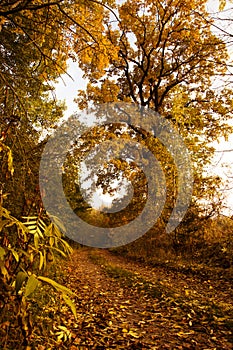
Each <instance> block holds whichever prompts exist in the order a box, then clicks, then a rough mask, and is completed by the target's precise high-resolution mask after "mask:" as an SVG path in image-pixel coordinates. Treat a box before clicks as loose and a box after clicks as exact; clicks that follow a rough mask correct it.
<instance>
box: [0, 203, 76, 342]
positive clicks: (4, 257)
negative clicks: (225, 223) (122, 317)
mask: <svg viewBox="0 0 233 350" xmlns="http://www.w3.org/2000/svg"><path fill="white" fill-rule="evenodd" d="M23 220H24V222H23V221H20V220H18V219H16V218H15V217H13V216H12V215H11V214H10V212H9V211H8V210H7V209H6V208H4V207H3V206H2V204H1V205H0V289H1V290H0V292H1V301H0V308H1V315H2V316H1V318H0V324H1V328H2V330H1V333H2V334H1V337H0V338H1V339H2V341H3V343H2V344H1V346H2V347H3V348H5V346H6V343H7V337H8V332H9V328H12V329H14V331H15V330H16V329H18V331H17V334H18V333H20V340H19V339H18V342H19V341H21V345H22V346H26V345H27V344H28V342H29V340H30V336H31V334H32V331H33V324H32V320H31V317H30V311H29V308H30V297H31V295H32V294H33V293H34V291H35V290H36V289H37V288H40V287H43V284H48V285H50V286H51V287H53V288H54V289H55V290H56V291H57V292H59V293H60V294H61V296H62V298H63V300H64V302H65V303H66V304H67V305H68V306H69V307H70V308H71V310H72V312H73V314H74V315H75V316H76V309H75V305H74V303H73V301H72V300H71V297H72V296H73V295H74V293H73V292H72V291H71V290H70V289H69V288H67V287H65V286H63V285H61V284H59V283H57V282H56V281H55V280H53V279H51V278H49V277H47V276H46V274H47V271H48V267H49V266H51V264H52V263H53V262H54V261H55V258H56V256H57V255H58V254H59V255H62V256H63V257H67V256H68V255H69V254H70V253H71V252H72V248H71V247H70V245H69V244H68V243H67V242H66V241H65V240H64V237H63V235H62V233H61V230H60V229H59V225H60V227H61V223H60V222H59V220H58V219H56V218H54V220H55V222H54V223H46V221H45V220H46V219H42V218H41V217H40V216H31V217H24V218H23ZM63 229H64V228H63ZM6 325H7V326H8V328H7V329H8V331H6V332H5V331H4V330H5V328H6ZM4 327H5V328H4Z"/></svg>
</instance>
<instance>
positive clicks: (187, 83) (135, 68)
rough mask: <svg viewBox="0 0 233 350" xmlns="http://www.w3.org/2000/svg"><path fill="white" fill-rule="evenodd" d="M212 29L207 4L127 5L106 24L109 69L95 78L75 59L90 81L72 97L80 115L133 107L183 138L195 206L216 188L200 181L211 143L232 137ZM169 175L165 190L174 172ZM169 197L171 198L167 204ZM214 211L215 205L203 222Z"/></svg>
mask: <svg viewBox="0 0 233 350" xmlns="http://www.w3.org/2000/svg"><path fill="white" fill-rule="evenodd" d="M207 19H208V20H207ZM212 23H213V20H212V18H211V17H210V15H209V14H208V13H207V11H206V1H200V0H194V1H192V2H190V1H179V0H170V1H164V2H157V1H152V0H148V1H125V2H123V3H122V4H119V5H118V6H117V8H116V9H115V10H113V9H109V17H107V18H106V20H105V35H106V37H107V38H108V40H109V41H110V42H111V45H112V47H114V48H117V52H118V55H117V57H115V56H114V58H113V57H111V55H108V61H109V64H107V65H106V68H105V69H104V70H103V71H102V72H98V74H97V76H96V69H95V65H94V62H92V57H91V56H90V59H89V61H88V60H87V59H86V58H85V60H84V59H83V56H80V58H79V60H80V65H81V67H82V69H83V70H84V73H85V77H87V78H88V79H89V83H88V85H87V88H86V90H85V91H79V93H78V97H77V102H78V105H79V107H80V108H81V109H82V108H86V107H87V106H92V105H93V104H95V105H99V104H102V103H105V102H133V103H135V104H138V105H140V106H142V107H143V108H145V109H146V108H150V109H152V110H154V111H155V112H158V113H160V114H161V116H162V117H163V118H165V119H167V120H169V121H170V122H171V123H172V124H173V126H174V127H175V128H176V130H178V131H179V133H180V134H181V135H182V136H183V138H184V140H185V143H186V145H187V147H188V149H189V152H190V155H191V158H192V161H193V170H194V181H195V182H194V192H193V203H196V204H195V205H198V203H200V200H201V199H202V200H203V199H205V201H208V200H209V199H210V200H211V203H214V202H213V201H212V200H213V198H214V196H215V195H216V192H215V189H216V187H217V185H218V184H219V181H220V180H219V178H214V177H213V176H209V175H207V176H205V174H204V169H205V167H206V166H207V165H208V164H209V163H210V162H211V159H212V156H213V154H214V148H213V147H211V146H210V143H211V142H212V141H213V140H217V139H219V137H221V136H224V137H225V138H227V135H228V133H229V132H230V130H231V129H230V127H229V125H228V120H229V118H230V117H231V114H232V90H231V89H230V87H227V86H224V87H222V86H221V88H219V89H216V88H214V86H213V81H214V78H216V77H218V76H224V74H226V72H227V68H228V66H227V65H228V61H227V60H228V53H227V49H226V45H225V43H224V41H222V40H221V39H220V38H219V37H217V36H216V35H214V34H213V32H212V31H211V24H212ZM87 55H88V52H87ZM131 128H132V126H131V125H129V131H130V130H131ZM131 131H132V130H131ZM137 134H138V140H139V141H140V142H145V144H147V145H149V143H150V142H151V141H150V142H149V138H146V139H145V135H143V132H142V130H137ZM156 142H157V141H156V140H153V142H152V143H154V144H153V145H151V147H152V149H153V150H154V151H155V152H156V149H157V151H158V145H157V144H156ZM164 152H165V151H163V153H161V152H157V153H160V157H159V156H158V159H159V160H160V162H161V163H163V165H164V166H165V165H166V162H167V163H169V161H168V159H169V158H167V157H168V154H167V153H166V152H165V153H164ZM171 164H172V163H171ZM172 169H173V170H172ZM170 171H171V172H170V180H169V183H170V188H171V187H172V182H171V181H172V179H174V176H175V175H174V171H175V170H174V165H171V167H170ZM171 191H172V190H171ZM175 195H176V194H175V193H174V194H172V192H170V194H169V196H170V199H171V202H174V201H173V199H174V196H175ZM215 210H216V206H215V204H213V206H212V207H211V206H210V207H209V210H208V211H207V213H206V212H205V214H207V215H212V213H213V212H214V211H215ZM199 211H201V209H200V207H199Z"/></svg>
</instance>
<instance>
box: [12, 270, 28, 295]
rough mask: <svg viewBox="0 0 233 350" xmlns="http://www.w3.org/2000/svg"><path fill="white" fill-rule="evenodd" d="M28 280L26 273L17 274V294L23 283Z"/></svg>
mask: <svg viewBox="0 0 233 350" xmlns="http://www.w3.org/2000/svg"><path fill="white" fill-rule="evenodd" d="M26 278H27V274H26V272H22V271H20V272H18V273H17V276H16V280H15V290H16V293H18V291H19V290H20V288H21V287H22V284H23V282H24V281H25V280H26Z"/></svg>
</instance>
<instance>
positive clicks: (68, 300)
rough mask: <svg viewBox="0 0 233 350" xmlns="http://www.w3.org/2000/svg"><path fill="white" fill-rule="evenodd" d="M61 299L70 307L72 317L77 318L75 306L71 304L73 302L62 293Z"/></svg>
mask: <svg viewBox="0 0 233 350" xmlns="http://www.w3.org/2000/svg"><path fill="white" fill-rule="evenodd" d="M62 297H63V299H64V301H65V303H66V304H67V305H68V306H69V307H70V309H71V311H72V313H73V315H74V317H75V318H77V312H76V307H75V304H74V303H73V301H72V300H71V299H70V298H69V297H68V295H66V294H64V293H62Z"/></svg>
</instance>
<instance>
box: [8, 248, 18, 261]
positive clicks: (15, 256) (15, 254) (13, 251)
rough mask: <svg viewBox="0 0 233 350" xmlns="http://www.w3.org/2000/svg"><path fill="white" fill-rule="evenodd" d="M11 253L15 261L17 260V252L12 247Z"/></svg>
mask: <svg viewBox="0 0 233 350" xmlns="http://www.w3.org/2000/svg"><path fill="white" fill-rule="evenodd" d="M10 251H11V253H12V255H13V256H14V258H15V260H16V262H19V254H18V253H17V252H16V250H14V249H10Z"/></svg>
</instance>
